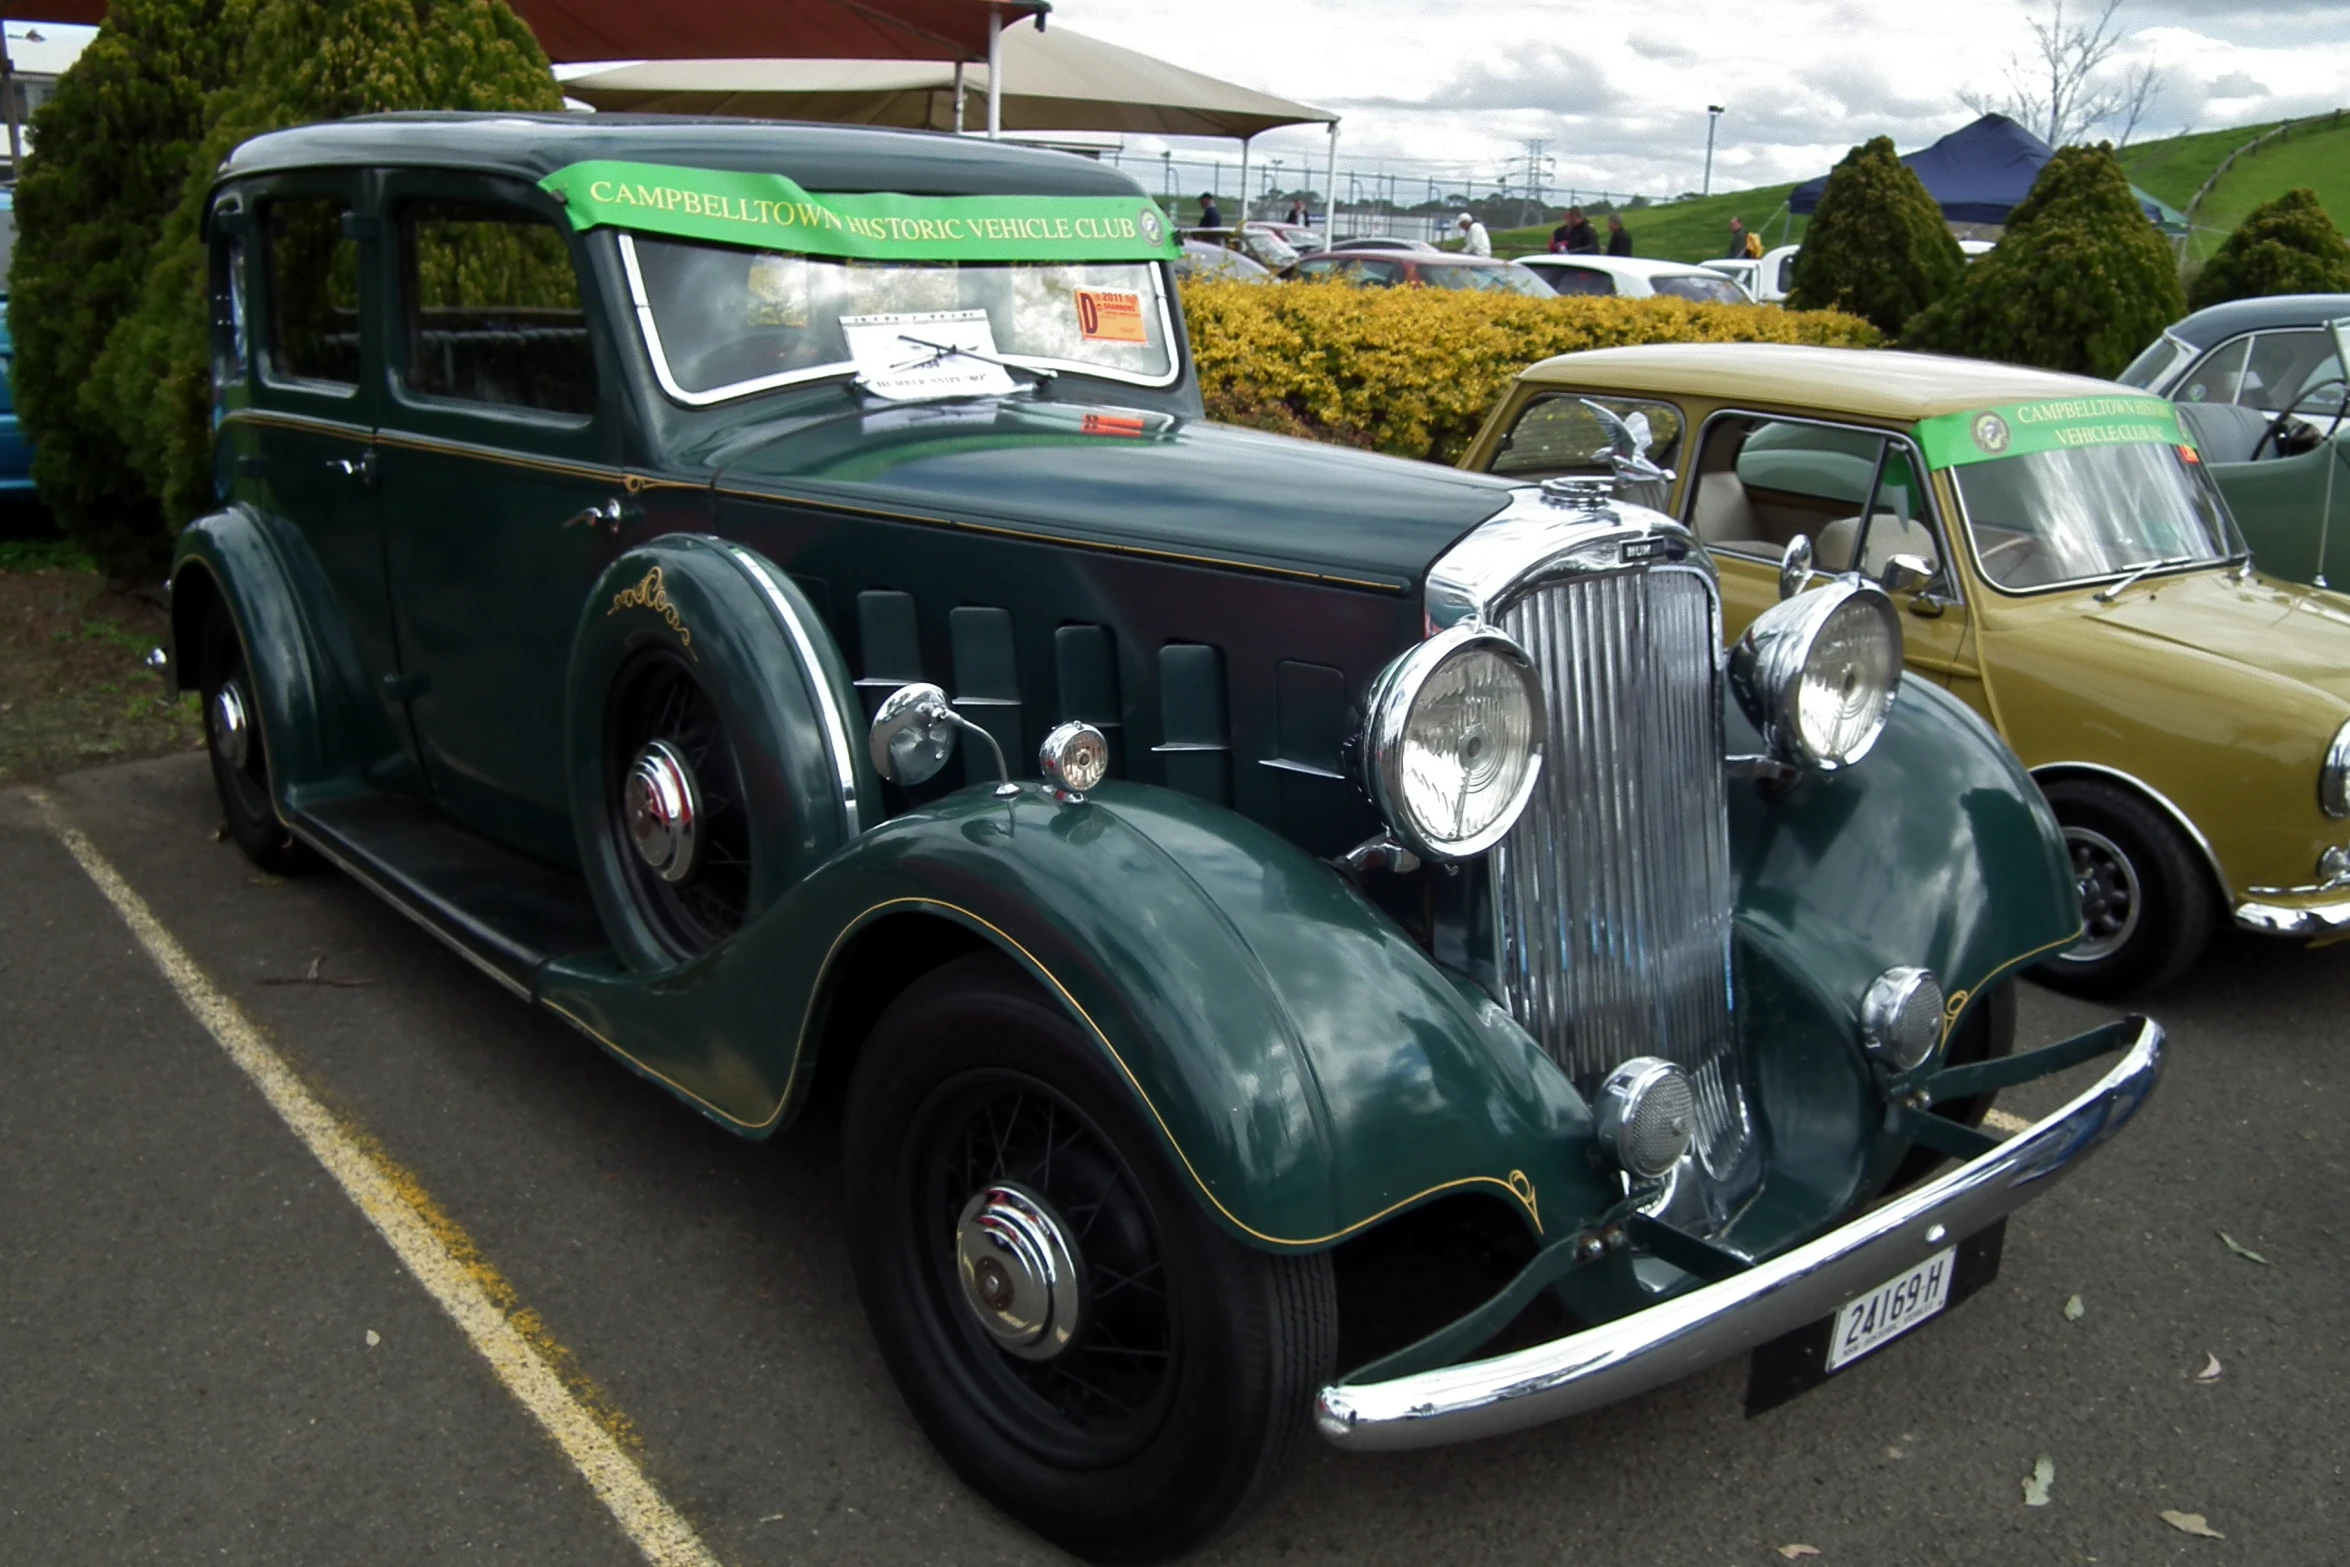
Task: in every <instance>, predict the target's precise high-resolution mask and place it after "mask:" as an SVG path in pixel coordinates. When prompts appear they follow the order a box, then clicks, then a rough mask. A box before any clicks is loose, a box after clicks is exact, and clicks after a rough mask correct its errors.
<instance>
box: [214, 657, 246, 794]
mask: <svg viewBox="0 0 2350 1567" xmlns="http://www.w3.org/2000/svg"><path fill="white" fill-rule="evenodd" d="M212 749H213V750H214V751H215V752H216V753H218V755H219V757H220V759H221V760H222V761H224V762H226V763H228V765H229V766H230V767H231V768H233V769H235V770H236V771H238V772H240V773H241V772H243V771H244V770H245V763H246V762H248V761H250V760H251V759H252V755H253V728H252V721H251V720H250V719H249V718H247V717H246V713H245V686H244V682H242V681H241V680H239V679H237V677H236V676H234V675H231V676H230V677H229V678H228V679H226V680H224V681H222V682H221V685H220V689H219V690H218V691H215V692H213V693H212Z"/></svg>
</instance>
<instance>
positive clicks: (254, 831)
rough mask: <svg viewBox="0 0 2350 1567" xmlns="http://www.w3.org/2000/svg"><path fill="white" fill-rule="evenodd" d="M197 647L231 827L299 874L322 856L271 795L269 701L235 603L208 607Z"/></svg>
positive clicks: (280, 866)
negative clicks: (290, 826)
mask: <svg viewBox="0 0 2350 1567" xmlns="http://www.w3.org/2000/svg"><path fill="white" fill-rule="evenodd" d="M199 637H200V640H199V643H198V652H197V662H196V669H197V690H198V692H199V694H200V695H201V697H202V699H203V703H204V749H205V752H206V754H207V756H208V757H209V758H210V760H211V763H212V787H213V789H214V790H215V791H216V792H217V793H218V794H219V795H220V812H221V816H222V817H223V819H225V820H226V822H227V824H228V835H229V837H230V838H232V839H234V840H235V842H236V845H237V847H238V848H240V849H242V850H244V851H245V857H246V858H247V859H249V860H251V861H252V862H253V863H254V864H256V865H258V866H260V867H261V868H262V869H263V870H265V871H268V872H270V873H272V874H273V875H278V876H292V875H297V874H299V873H300V872H302V871H306V870H309V869H311V868H312V867H314V866H315V865H316V864H317V863H318V858H317V856H316V855H315V854H313V853H312V852H311V851H310V849H309V847H308V846H307V845H305V844H303V843H302V842H301V841H300V840H299V839H297V838H295V836H294V835H293V834H292V833H291V832H288V831H287V830H286V825H285V823H283V822H281V821H279V820H278V816H277V806H276V805H275V804H274V803H273V802H272V801H271V799H270V796H269V747H268V745H267V744H265V743H264V741H263V740H262V736H261V704H260V702H259V700H258V694H257V693H256V692H255V690H254V687H253V675H252V667H251V665H249V664H248V663H247V662H246V660H245V644H244V642H243V640H242V639H241V638H240V637H239V636H238V634H237V625H236V622H235V621H234V620H232V619H231V618H230V617H229V612H228V606H227V605H225V604H223V603H221V602H219V601H218V600H217V599H216V600H214V601H213V603H212V605H211V606H210V607H209V608H208V609H207V610H206V611H205V613H204V627H203V630H202V631H201V632H200V633H199Z"/></svg>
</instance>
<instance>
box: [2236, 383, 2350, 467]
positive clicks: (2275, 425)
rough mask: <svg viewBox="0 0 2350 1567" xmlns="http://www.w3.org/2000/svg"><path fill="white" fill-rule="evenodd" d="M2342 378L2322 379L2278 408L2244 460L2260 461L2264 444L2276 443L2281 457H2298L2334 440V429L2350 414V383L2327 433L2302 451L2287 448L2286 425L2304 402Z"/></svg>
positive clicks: (2344, 390)
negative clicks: (2275, 414) (2289, 450)
mask: <svg viewBox="0 0 2350 1567" xmlns="http://www.w3.org/2000/svg"><path fill="white" fill-rule="evenodd" d="M2341 380H2342V378H2341V377H2340V376H2335V377H2333V378H2332V379H2331V380H2327V381H2320V382H2319V383H2318V384H2317V385H2316V386H2314V387H2312V388H2311V389H2310V390H2308V391H2306V392H2303V393H2302V394H2301V395H2300V396H2299V397H2296V398H2294V399H2293V400H2292V402H2290V403H2288V404H2286V405H2285V406H2284V407H2282V408H2280V409H2278V410H2277V416H2276V417H2275V418H2274V419H2271V420H2270V421H2269V422H2268V428H2267V429H2265V430H2263V431H2261V432H2260V439H2259V440H2257V441H2254V442H2253V443H2252V455H2251V456H2249V457H2247V458H2245V459H2244V460H2245V461H2246V462H2258V461H2260V449H2261V448H2262V447H2263V446H2269V445H2274V446H2275V447H2276V450H2277V455H2278V456H2279V457H2298V456H2300V455H2301V452H2306V451H2311V450H2314V449H2315V448H2316V447H2317V446H2318V445H2320V444H2322V443H2323V442H2325V441H2329V440H2332V439H2333V436H2334V431H2336V430H2339V429H2340V428H2341V427H2342V418H2343V416H2344V415H2345V414H2350V385H2345V386H2344V387H2343V395H2342V401H2341V404H2340V406H2338V407H2336V408H2335V409H2334V419H2333V423H2332V424H2331V425H2330V426H2329V427H2328V428H2327V430H2326V433H2325V434H2324V435H2322V436H2319V437H2318V439H2317V440H2316V441H2312V442H2311V443H2310V444H2309V445H2307V446H2304V447H2302V448H2301V449H2300V451H2294V452H2288V451H2286V450H2285V426H2286V424H2287V423H2288V422H2290V421H2291V419H2292V417H2293V416H2294V415H2295V414H2297V413H2299V412H2300V411H2301V405H2302V404H2303V403H2306V402H2308V401H2309V399H2310V398H2312V397H2314V396H2316V395H2317V393H2318V392H2320V391H2322V390H2324V389H2325V388H2326V387H2328V386H2333V385H2336V384H2338V383H2340V382H2341Z"/></svg>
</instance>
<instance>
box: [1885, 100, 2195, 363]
mask: <svg viewBox="0 0 2350 1567" xmlns="http://www.w3.org/2000/svg"><path fill="white" fill-rule="evenodd" d="M2186 308H2187V306H2186V299H2185V297H2184V296H2183V295H2182V294H2181V292H2180V290H2179V275H2178V269H2177V266H2176V264H2175V262H2174V261H2173V259H2172V256H2171V248H2170V244H2169V242H2168V241H2166V240H2165V239H2164V238H2163V237H2162V234H2161V232H2160V231H2159V230H2157V229H2156V228H2155V226H2154V225H2153V224H2152V223H2150V222H2148V221H2147V218H2146V213H2145V211H2144V210H2143V209H2142V208H2141V207H2139V205H2138V198H2137V197H2136V196H2135V195H2134V194H2132V192H2131V190H2130V182H2129V180H2128V179H2127V178H2126V177H2125V176H2124V175H2123V174H2122V168H2121V164H2120V163H2119V162H2118V161H2117V160H2116V159H2115V157H2114V155H2113V147H2112V146H2111V144H2109V143H2107V144H2100V145H2098V146H2095V147H2066V148H2064V149H2062V150H2061V151H2059V152H2058V153H2057V154H2056V156H2055V157H2053V158H2051V159H2049V160H2048V166H2047V167H2046V168H2043V169H2042V170H2041V171H2040V178H2039V179H2038V180H2036V181H2035V182H2034V183H2033V185H2032V193H2031V194H2030V195H2029V196H2027V197H2025V198H2024V200H2023V203H2022V204H2021V205H2020V206H2018V207H2017V208H2016V209H2015V211H2014V212H2012V213H2010V214H2009V215H2008V219H2007V232H2006V233H2005V234H2004V235H2003V236H2002V237H2001V238H2000V241H1999V244H1998V246H1997V247H1996V248H1995V249H1993V250H1992V252H1991V253H1990V254H1989V255H1987V256H1984V257H1982V258H1981V259H1980V260H1978V261H1976V262H1975V263H1974V265H1972V266H1970V267H1969V268H1967V271H1966V276H1965V278H1964V279H1963V280H1962V281H1961V282H1960V284H1959V286H1958V287H1957V289H1955V290H1954V291H1952V293H1951V294H1950V295H1949V296H1948V297H1947V298H1945V299H1944V300H1942V301H1941V302H1940V303H1939V304H1936V305H1934V306H1932V307H1930V308H1928V309H1927V310H1925V311H1924V312H1922V313H1921V314H1920V315H1919V316H1918V317H1917V319H1915V320H1913V321H1912V322H1910V324H1909V326H1908V328H1907V329H1906V330H1905V331H1904V332H1903V333H1902V346H1903V347H1904V348H1922V349H1926V350H1928V351H1930V352H1935V353H1945V354H1962V355H1965V356H1967V357H1968V358H1973V359H2002V360H2006V361H2008V362H2009V363H2011V364H2019V365H2037V366H2038V367H2040V368H2041V369H2044V370H2067V371H2071V372H2073V373H2074V374H2077V375H2093V376H2101V377H2106V378H2111V377H2112V376H2114V375H2117V374H2119V373H2120V371H2121V370H2122V367H2123V366H2125V365H2127V364H2128V363H2129V362H2130V361H2131V360H2132V359H2133V358H2135V357H2136V356H2137V354H2138V351H2139V350H2140V349H2142V348H2144V347H2145V346H2146V345H2147V344H2148V343H2149V342H2151V341H2153V340H2154V338H2155V336H2156V335H2157V334H2159V333H2160V332H2161V331H2162V329H2163V328H2164V327H2166V326H2168V325H2170V324H2171V323H2172V322H2173V321H2176V320H2177V319H2178V318H2179V317H2180V316H2182V315H2184V314H2186Z"/></svg>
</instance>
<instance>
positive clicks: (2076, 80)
mask: <svg viewBox="0 0 2350 1567" xmlns="http://www.w3.org/2000/svg"><path fill="white" fill-rule="evenodd" d="M2121 8H2122V0H2104V5H2103V7H2102V9H2100V10H2098V11H2097V12H2096V13H2095V15H2094V17H2093V18H2091V19H2090V20H2088V21H2081V20H2078V19H2068V18H2067V16H2066V14H2065V0H2056V3H2055V5H2054V7H2053V8H2052V9H2051V11H2050V13H2049V16H2048V19H2047V20H2046V21H2041V20H2039V19H2038V18H2032V19H2030V23H2029V25H2030V26H2031V29H2032V53H2031V55H2030V57H2028V58H2027V57H2025V56H2021V55H2009V56H2008V58H2007V70H2006V76H2007V89H2006V91H2005V92H2003V93H2002V92H1981V91H1968V92H1962V93H1960V94H1959V95H1958V96H1959V101H1960V102H1961V103H1964V104H1965V105H1966V106H1967V107H1968V108H1970V109H1972V110H1974V111H1975V112H1976V113H1977V114H2004V115H2006V116H2007V117H2008V118H2010V119H2012V120H2019V121H2021V122H2022V123H2024V124H2026V125H2029V126H2031V127H2033V128H2034V129H2036V130H2038V131H2039V132H2040V133H2041V134H2042V135H2043V136H2044V137H2046V138H2047V141H2048V145H2050V146H2051V147H2061V146H2064V145H2065V144H2066V143H2067V142H2071V141H2075V140H2078V139H2079V138H2080V137H2081V136H2083V135H2085V134H2087V132H2088V131H2089V129H2090V127H2092V126H2095V125H2101V124H2103V123H2104V122H2105V121H2107V120H2111V119H2115V118H2117V117H2118V118H2121V119H2122V120H2123V122H2124V124H2123V129H2122V140H2124V141H2127V140H2129V138H2130V135H2131V133H2132V132H2134V131H2135V130H2136V129H2137V128H2138V122H2139V121H2140V120H2141V119H2143V118H2144V117H2145V115H2146V112H2147V111H2148V110H2149V109H2151V108H2152V107H2153V106H2154V102H2155V100H2156V99H2157V98H2158V97H2160V96H2161V93H2162V81H2161V78H2160V76H2159V75H2158V74H2157V72H2156V70H2155V67H2154V66H2153V64H2152V63H2151V62H2150V63H2148V64H2145V65H2141V66H2137V67H2134V68H2133V69H2131V70H2130V71H2128V72H2127V73H2126V74H2125V75H2124V76H2123V79H2122V80H2121V82H2120V83H2119V84H2115V83H2112V82H2108V81H2103V80H2100V79H2099V78H2100V73H2101V72H2103V70H2104V68H2105V65H2106V62H2107V61H2109V60H2110V59H2112V58H2113V52H2114V50H2116V49H2118V48H2120V47H2121V43H2122V31H2121V29H2120V28H2119V27H2118V26H2116V25H2115V22H2114V16H2115V13H2117V12H2119V11H2120V10H2121ZM2078 14H2085V13H2077V14H2076V16H2077V15H2078Z"/></svg>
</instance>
